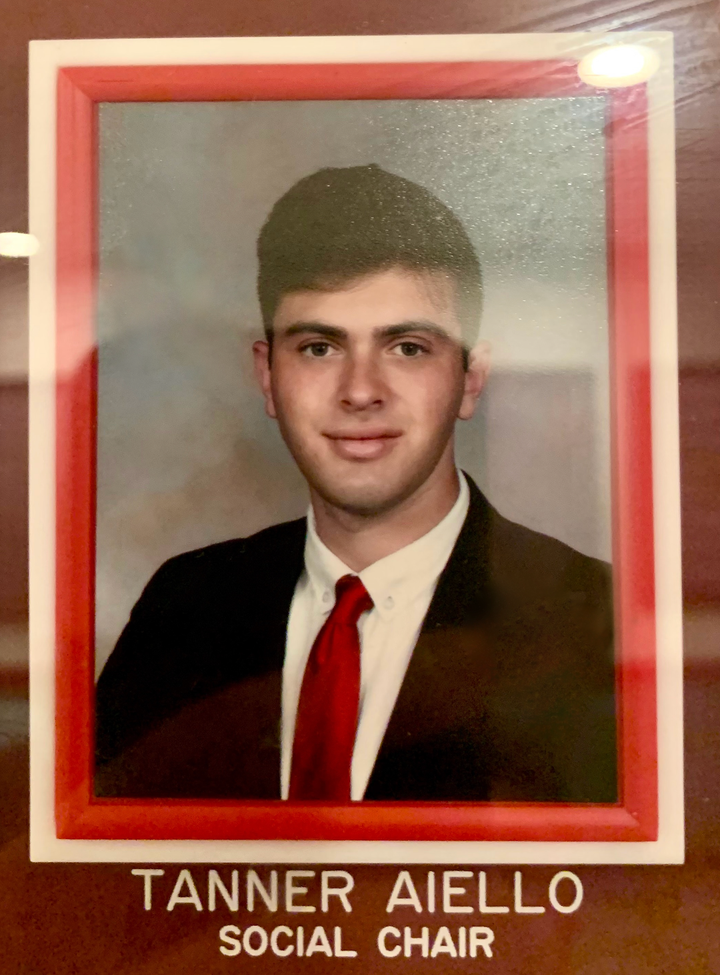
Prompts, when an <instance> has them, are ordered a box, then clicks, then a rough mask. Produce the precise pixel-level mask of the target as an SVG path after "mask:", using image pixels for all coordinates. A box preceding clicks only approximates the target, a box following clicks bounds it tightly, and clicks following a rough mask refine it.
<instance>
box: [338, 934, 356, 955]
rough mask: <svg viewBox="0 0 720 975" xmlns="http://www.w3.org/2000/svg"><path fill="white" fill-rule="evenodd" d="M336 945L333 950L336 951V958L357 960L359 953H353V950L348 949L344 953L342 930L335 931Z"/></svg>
mask: <svg viewBox="0 0 720 975" xmlns="http://www.w3.org/2000/svg"><path fill="white" fill-rule="evenodd" d="M333 934H334V944H333V948H334V951H335V957H336V958H357V951H353V950H352V948H348V949H346V950H345V951H343V946H342V928H335V929H334V932H333Z"/></svg>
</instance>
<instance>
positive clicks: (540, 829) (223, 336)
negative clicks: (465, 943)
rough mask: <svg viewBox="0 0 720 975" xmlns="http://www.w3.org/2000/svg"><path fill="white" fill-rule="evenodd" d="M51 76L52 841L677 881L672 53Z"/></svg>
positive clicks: (41, 565) (48, 515)
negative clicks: (643, 871) (547, 865)
mask: <svg viewBox="0 0 720 975" xmlns="http://www.w3.org/2000/svg"><path fill="white" fill-rule="evenodd" d="M30 66H31V73H30V191H31V201H30V213H31V231H32V233H33V234H35V236H36V237H37V238H38V241H39V244H40V247H39V250H38V253H37V254H36V255H35V256H34V257H33V258H32V260H31V271H30V273H31V279H30V291H31V352H30V358H31V445H30V457H31V481H30V501H31V526H30V528H31V540H30V558H31V572H30V575H31V671H30V672H31V750H32V751H31V754H32V762H31V855H32V857H33V858H34V859H37V860H119V861H163V860H168V861H173V860H175V861H193V860H195V861H216V862H222V861H237V862H243V861H245V862H248V861H255V862H263V861H265V862H270V861H277V862H307V861H319V860H323V861H327V862H343V861H344V862H352V861H355V862H362V861H365V862H417V863H433V862H449V863H453V862H457V863H470V862H481V863H483V862H497V863H539V862H567V863H572V862H585V863H595V862H596V863H601V862H615V863H624V862H625V863H653V862H656V863H671V862H681V861H682V858H683V795H682V651H681V597H680V557H679V552H680V542H679V465H678V435H677V356H676V317H675V257H674V233H675V229H674V161H673V92H672V41H671V37H670V35H669V34H663V33H657V34H643V33H637V32H635V33H633V34H632V35H630V34H628V35H624V34H602V33H586V34H537V35H497V36H491V35H467V36H449V35H448V36H434V37H430V36H428V37H422V36H416V37H401V36H397V37H352V38H342V37H334V38H333V37H324V38H319V37H318V38H195V39H167V40H163V39H160V40H118V41H39V42H33V43H32V44H31V58H30Z"/></svg>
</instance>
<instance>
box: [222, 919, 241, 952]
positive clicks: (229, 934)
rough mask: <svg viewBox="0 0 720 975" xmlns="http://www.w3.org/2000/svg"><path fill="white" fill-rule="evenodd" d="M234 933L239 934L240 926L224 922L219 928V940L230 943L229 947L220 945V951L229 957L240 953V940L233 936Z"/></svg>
mask: <svg viewBox="0 0 720 975" xmlns="http://www.w3.org/2000/svg"><path fill="white" fill-rule="evenodd" d="M234 934H238V935H239V934H240V928H236V927H235V925H234V924H226V925H225V927H224V928H220V940H221V941H224V942H225V944H226V945H230V947H229V948H226V947H225V946H224V945H220V951H221V952H222V953H223V955H227V956H228V957H229V958H232V957H234V956H235V955H239V954H240V942H239V941H238V939H237V938H233V935H234Z"/></svg>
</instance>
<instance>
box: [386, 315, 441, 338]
mask: <svg viewBox="0 0 720 975" xmlns="http://www.w3.org/2000/svg"><path fill="white" fill-rule="evenodd" d="M378 332H379V333H380V335H382V336H383V338H388V339H392V338H395V337H396V336H398V335H407V334H408V333H409V332H428V333H429V334H430V335H436V336H437V337H438V338H441V339H452V335H451V334H450V333H449V332H448V331H447V329H444V328H442V327H441V326H440V325H436V324H435V322H429V321H426V320H425V319H420V320H418V321H408V322H398V324H397V325H387V326H386V327H385V328H381V329H378Z"/></svg>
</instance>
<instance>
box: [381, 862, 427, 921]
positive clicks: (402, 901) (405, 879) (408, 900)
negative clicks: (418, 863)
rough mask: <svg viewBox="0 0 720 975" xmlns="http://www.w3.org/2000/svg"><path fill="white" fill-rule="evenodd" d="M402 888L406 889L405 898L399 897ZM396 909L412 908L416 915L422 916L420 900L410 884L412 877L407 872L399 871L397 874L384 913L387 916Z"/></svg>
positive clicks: (412, 884) (413, 885) (413, 886)
mask: <svg viewBox="0 0 720 975" xmlns="http://www.w3.org/2000/svg"><path fill="white" fill-rule="evenodd" d="M403 887H404V888H406V889H407V892H408V896H407V897H401V896H400V894H401V892H402V890H403ZM396 907H414V908H415V910H416V911H417V912H418V914H422V904H421V903H420V898H419V897H418V894H417V891H416V890H415V884H414V883H413V882H412V877H411V876H410V873H409V871H407V870H401V871H400V873H399V874H398V876H397V880H396V881H395V886H394V887H393V891H392V894H390V900H389V901H388V903H387V907H386V908H385V911H386V912H387V913H388V914H391V913H392V912H393V911H394V910H395V908H396Z"/></svg>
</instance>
